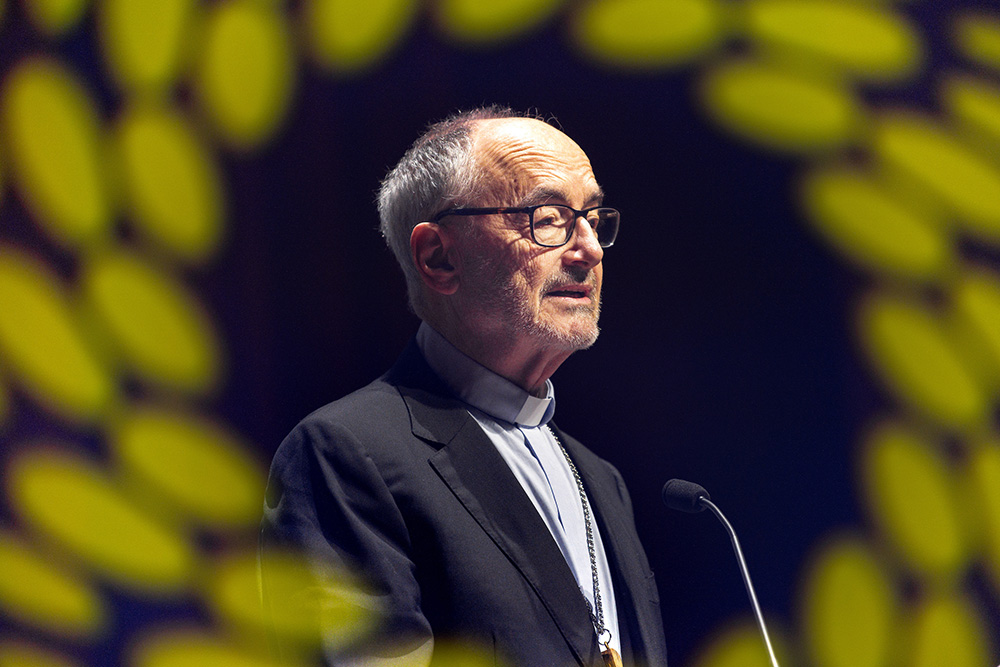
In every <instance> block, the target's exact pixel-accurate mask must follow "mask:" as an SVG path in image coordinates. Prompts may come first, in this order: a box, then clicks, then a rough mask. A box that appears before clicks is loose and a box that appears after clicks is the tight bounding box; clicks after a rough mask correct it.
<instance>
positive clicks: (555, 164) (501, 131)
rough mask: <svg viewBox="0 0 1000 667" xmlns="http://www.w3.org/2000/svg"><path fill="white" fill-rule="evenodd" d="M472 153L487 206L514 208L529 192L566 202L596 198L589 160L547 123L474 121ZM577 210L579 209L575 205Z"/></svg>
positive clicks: (521, 119) (513, 119) (512, 119)
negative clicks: (488, 197) (481, 180)
mask: <svg viewBox="0 0 1000 667" xmlns="http://www.w3.org/2000/svg"><path fill="white" fill-rule="evenodd" d="M473 131H474V134H473V147H474V148H473V150H474V154H475V156H476V160H477V162H478V166H479V169H480V173H481V175H482V177H483V178H484V180H485V183H483V186H484V187H483V188H481V190H483V191H484V192H483V194H484V195H485V196H492V197H494V198H495V199H496V201H491V202H480V203H483V204H487V205H497V206H516V205H526V204H530V203H536V202H529V201H525V200H526V198H528V197H529V196H530V195H532V194H533V193H537V192H543V193H548V194H547V196H550V197H551V196H553V195H558V196H560V197H561V198H563V199H565V200H566V201H567V202H576V203H580V202H584V203H586V202H591V201H596V200H599V199H600V198H601V189H600V187H599V186H598V184H597V179H596V178H595V177H594V172H593V169H592V168H591V166H590V160H589V159H588V158H587V155H586V153H584V152H583V149H581V148H580V147H579V146H578V145H577V144H576V142H575V141H573V140H572V139H570V138H569V137H568V136H566V135H565V134H563V133H562V132H560V131H559V130H557V129H556V128H554V127H552V126H551V125H549V124H548V123H544V122H542V121H540V120H535V119H532V118H502V119H490V120H481V121H477V122H476V123H475V125H474V129H473ZM581 205H582V204H581Z"/></svg>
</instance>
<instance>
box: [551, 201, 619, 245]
mask: <svg viewBox="0 0 1000 667" xmlns="http://www.w3.org/2000/svg"><path fill="white" fill-rule="evenodd" d="M576 218H577V215H576V211H574V210H573V209H572V208H570V207H568V206H562V205H560V204H551V205H547V206H540V207H538V208H536V209H535V210H534V213H533V215H532V232H533V234H534V237H535V242H536V243H539V244H541V245H547V246H558V245H562V244H564V243H566V242H567V241H568V240H569V237H570V236H571V235H572V233H573V229H574V228H575V225H576ZM618 219H619V214H618V211H617V210H616V209H613V208H595V209H593V210H590V211H587V222H588V223H590V227H591V228H592V229H593V230H594V233H595V234H596V235H597V242H598V243H600V244H601V246H602V247H604V248H607V247H609V246H610V245H611V244H612V243H614V242H615V237H616V236H617V235H618Z"/></svg>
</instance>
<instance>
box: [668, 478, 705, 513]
mask: <svg viewBox="0 0 1000 667" xmlns="http://www.w3.org/2000/svg"><path fill="white" fill-rule="evenodd" d="M702 498H704V499H705V500H711V499H712V496H710V495H708V491H706V490H705V487H703V486H701V485H699V484H695V483H694V482H688V481H685V480H683V479H672V480H670V481H669V482H667V483H666V484H664V485H663V502H664V504H665V505H666V506H667V507H669V508H670V509H672V510H680V511H681V512H692V513H694V512H701V511H702V510H704V509H705V505H703V504H702V503H701V499H702Z"/></svg>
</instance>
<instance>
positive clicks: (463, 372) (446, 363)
mask: <svg viewBox="0 0 1000 667" xmlns="http://www.w3.org/2000/svg"><path fill="white" fill-rule="evenodd" d="M417 345H418V346H419V347H420V351H421V352H422V353H423V355H424V358H425V359H426V360H427V363H428V364H429V365H430V367H431V369H432V370H433V371H434V372H435V373H437V374H438V376H439V377H440V378H441V379H442V380H444V382H445V384H447V385H448V386H449V387H450V388H451V390H452V391H454V392H455V395H456V396H458V397H459V398H460V399H461V400H463V401H465V402H466V403H468V404H469V405H471V406H472V407H474V408H476V409H478V410H481V411H483V412H485V413H486V414H488V415H490V416H491V417H493V418H494V419H498V420H502V421H505V422H510V423H512V424H517V425H518V426H528V427H534V426H540V425H542V424H545V423H547V422H548V421H549V420H550V419H552V415H553V414H554V413H555V411H556V398H555V389H554V388H553V386H552V382H551V381H550V380H546V381H545V397H544V398H537V397H535V396H532V395H531V394H529V393H528V392H526V391H525V390H524V389H522V388H521V387H519V386H517V385H516V384H514V383H513V382H511V381H510V380H508V379H507V378H504V377H501V376H500V375H497V374H496V373H494V372H493V371H491V370H490V369H488V368H486V367H485V366H483V365H482V364H480V363H479V362H478V361H476V360H475V359H472V358H471V357H468V356H466V355H465V354H464V353H463V352H462V351H461V350H459V349H458V348H456V347H455V346H454V345H452V344H451V343H450V342H449V341H448V340H447V339H446V338H445V337H444V336H442V335H441V334H440V333H438V332H437V331H435V330H434V328H433V327H431V326H430V325H428V324H427V323H426V322H421V324H420V328H419V329H418V330H417Z"/></svg>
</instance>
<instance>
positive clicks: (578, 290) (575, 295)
mask: <svg viewBox="0 0 1000 667" xmlns="http://www.w3.org/2000/svg"><path fill="white" fill-rule="evenodd" d="M589 295H590V289H589V288H586V287H563V288H560V289H555V290H552V291H550V292H548V293H547V296H561V297H566V298H569V299H585V298H587V297H588V296H589Z"/></svg>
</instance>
